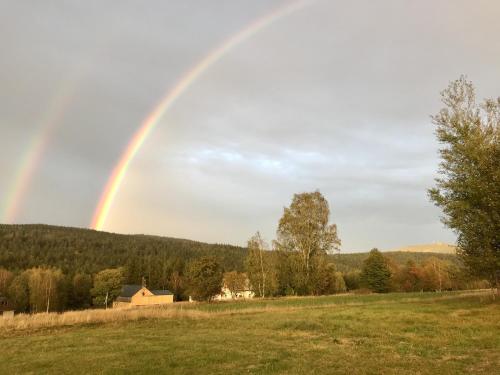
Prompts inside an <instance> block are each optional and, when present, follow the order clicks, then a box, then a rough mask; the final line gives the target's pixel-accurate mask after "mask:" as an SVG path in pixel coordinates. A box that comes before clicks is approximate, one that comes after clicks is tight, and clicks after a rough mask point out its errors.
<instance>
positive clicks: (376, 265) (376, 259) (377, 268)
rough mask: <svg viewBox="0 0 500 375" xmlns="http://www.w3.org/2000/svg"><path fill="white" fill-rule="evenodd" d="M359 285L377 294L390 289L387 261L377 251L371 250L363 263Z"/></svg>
mask: <svg viewBox="0 0 500 375" xmlns="http://www.w3.org/2000/svg"><path fill="white" fill-rule="evenodd" d="M361 284H362V285H363V286H365V287H367V288H369V289H370V290H372V291H374V292H377V293H387V292H389V291H390V289H391V288H390V285H391V271H390V270H389V266H388V264H387V260H386V259H385V257H384V256H383V255H382V253H381V252H380V251H378V250H377V249H372V250H371V251H370V255H369V256H368V258H367V259H366V260H365V262H364V265H363V270H362V271H361Z"/></svg>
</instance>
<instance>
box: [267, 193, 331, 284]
mask: <svg viewBox="0 0 500 375" xmlns="http://www.w3.org/2000/svg"><path fill="white" fill-rule="evenodd" d="M329 220H330V208H329V206H328V202H327V200H326V199H325V198H324V197H323V195H322V194H321V193H320V192H319V191H315V192H312V193H301V194H295V195H294V197H293V200H292V203H291V205H290V207H285V209H284V212H283V216H282V217H281V219H280V221H279V225H278V230H277V241H276V242H275V246H276V248H277V250H278V251H281V252H287V253H295V254H298V258H296V257H291V258H289V259H288V260H290V261H292V262H295V264H293V265H298V266H299V267H298V269H296V270H295V272H297V275H296V276H297V277H298V281H299V283H298V284H299V285H297V286H298V289H299V292H300V293H301V294H307V293H308V292H310V288H311V285H310V283H309V281H310V280H309V279H310V275H311V273H312V272H313V267H314V262H313V261H312V260H313V259H314V258H315V257H316V256H322V255H325V254H329V253H331V252H332V251H334V250H339V249H340V239H339V238H338V236H337V226H336V225H335V224H330V223H329ZM293 265H292V267H293Z"/></svg>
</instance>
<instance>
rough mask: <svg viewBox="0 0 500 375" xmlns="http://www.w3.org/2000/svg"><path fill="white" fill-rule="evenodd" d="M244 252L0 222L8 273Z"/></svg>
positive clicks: (340, 259)
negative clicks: (40, 267) (45, 267)
mask: <svg viewBox="0 0 500 375" xmlns="http://www.w3.org/2000/svg"><path fill="white" fill-rule="evenodd" d="M424 246H425V245H424ZM412 248H415V247H412ZM408 249H410V248H408ZM246 254H247V250H246V249H245V248H243V247H238V246H232V245H224V244H207V243H203V242H196V241H191V240H185V239H178V238H169V237H158V236H147V235H125V234H115V233H106V232H98V231H94V230H90V229H81V228H70V227H59V226H51V225H0V266H1V267H4V268H7V269H9V270H12V271H16V270H24V269H28V268H32V267H38V266H52V267H58V268H61V269H62V271H63V272H64V273H65V274H69V275H72V274H74V273H76V272H85V273H89V274H94V273H96V272H99V271H101V270H103V269H105V268H112V267H120V266H129V267H133V268H139V269H138V270H137V272H136V273H137V274H138V275H139V274H140V275H144V274H149V273H151V272H153V273H157V274H159V273H162V272H164V271H165V270H164V267H167V268H169V267H170V268H176V269H178V265H177V266H174V265H173V264H174V263H178V262H181V263H183V262H186V261H189V260H190V259H193V258H198V257H201V256H206V255H214V256H217V257H218V258H219V260H220V261H221V263H222V265H223V267H224V268H225V269H226V270H237V271H243V270H244V260H245V257H246ZM384 255H385V256H387V257H388V258H390V259H391V260H392V261H393V262H395V263H397V264H405V263H406V262H407V261H408V260H413V261H415V262H417V263H421V262H423V261H425V260H426V259H428V258H429V257H432V256H435V257H438V258H440V259H446V260H449V261H452V262H457V263H458V258H457V257H456V256H455V255H453V254H445V253H427V252H409V250H408V251H395V252H384ZM367 257H368V253H351V254H343V253H342V254H336V255H331V259H332V260H333V261H334V262H335V264H336V266H337V269H338V270H339V271H342V272H347V271H350V270H353V269H361V267H362V266H363V261H364V260H365V259H366V258H367ZM181 268H182V267H181Z"/></svg>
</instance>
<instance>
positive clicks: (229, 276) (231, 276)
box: [223, 271, 248, 298]
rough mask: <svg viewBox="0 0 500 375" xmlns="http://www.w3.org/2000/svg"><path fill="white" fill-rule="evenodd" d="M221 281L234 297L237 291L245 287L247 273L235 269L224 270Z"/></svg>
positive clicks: (243, 289) (241, 290)
mask: <svg viewBox="0 0 500 375" xmlns="http://www.w3.org/2000/svg"><path fill="white" fill-rule="evenodd" d="M223 283H224V285H225V286H226V288H227V289H229V291H230V292H231V297H232V298H236V296H237V294H238V292H243V291H245V290H246V289H247V283H248V281H247V275H246V274H244V273H242V272H237V271H230V272H226V273H225V274H224V280H223Z"/></svg>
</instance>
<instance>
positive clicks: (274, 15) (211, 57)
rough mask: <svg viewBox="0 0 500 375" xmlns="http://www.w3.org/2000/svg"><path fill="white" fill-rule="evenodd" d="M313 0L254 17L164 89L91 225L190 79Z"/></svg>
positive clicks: (99, 224)
mask: <svg viewBox="0 0 500 375" xmlns="http://www.w3.org/2000/svg"><path fill="white" fill-rule="evenodd" d="M312 2H313V0H300V1H294V2H292V3H289V4H286V5H284V6H282V7H280V8H278V9H276V10H274V11H273V12H271V13H268V14H266V15H264V16H263V17H261V18H259V19H257V20H255V21H254V22H252V23H251V24H249V25H248V26H247V27H245V28H244V29H242V30H240V31H239V32H238V33H236V34H234V35H233V36H231V37H230V38H228V39H227V40H226V41H224V42H223V43H222V44H221V45H220V46H219V47H217V48H216V49H214V50H212V51H211V52H209V53H208V54H207V55H206V56H205V57H204V58H203V59H202V60H201V61H200V62H198V63H197V64H196V65H195V66H193V67H192V68H191V69H190V70H188V71H187V72H186V73H185V74H184V75H183V76H182V77H181V78H180V80H179V81H178V82H177V84H176V85H175V86H174V87H173V88H172V89H171V90H170V91H168V92H167V93H166V95H165V96H164V97H163V99H162V100H161V101H160V102H159V103H158V105H157V106H156V107H155V108H154V110H153V111H152V112H151V114H149V115H148V116H147V117H146V119H145V120H144V121H143V122H142V124H141V126H140V127H139V129H138V130H137V131H136V133H135V134H134V136H133V137H132V139H131V140H130V142H129V143H128V145H127V148H126V149H125V151H124V152H123V154H122V155H121V157H120V159H119V162H118V164H116V166H115V168H114V169H113V172H112V174H111V176H110V177H109V179H108V182H107V184H106V187H105V189H104V191H103V193H102V195H101V199H100V201H99V204H98V205H97V207H96V209H95V213H94V216H93V218H92V222H91V224H90V226H91V228H93V229H96V230H101V229H102V228H103V227H104V224H105V223H106V219H107V217H108V215H109V212H110V210H111V207H112V205H113V201H114V199H115V197H116V194H117V193H118V190H119V189H120V186H121V184H122V182H123V180H124V178H125V175H126V174H127V170H128V168H129V167H130V163H131V162H132V160H133V159H134V157H135V156H136V155H137V153H138V152H139V150H140V149H141V147H142V145H143V144H144V141H145V140H146V139H147V138H148V136H149V135H150V134H151V132H152V131H153V130H154V128H155V127H156V126H157V125H158V123H159V122H160V119H161V117H162V116H163V115H164V114H165V112H166V111H168V109H169V108H170V107H171V106H172V105H173V104H174V103H175V101H176V100H177V99H178V98H179V97H180V96H181V95H182V94H183V93H184V92H185V91H186V90H187V89H188V88H189V87H190V86H191V85H192V84H193V82H195V81H196V80H197V79H198V78H199V77H200V76H201V75H202V74H203V73H204V72H205V71H206V70H207V69H209V68H210V67H211V66H212V65H213V64H215V63H216V62H217V61H219V60H220V59H221V58H222V57H224V55H226V54H227V53H228V52H229V51H231V49H233V48H235V47H236V46H238V45H240V44H241V43H243V42H244V41H246V40H247V39H249V38H251V37H252V36H253V35H255V34H256V33H258V32H259V31H261V30H262V29H264V28H265V27H267V26H269V25H271V24H272V23H274V22H276V21H277V20H279V19H281V18H283V17H285V16H287V15H289V14H290V13H292V12H295V11H297V10H299V9H302V8H304V7H305V6H307V5H310V4H311V3H312Z"/></svg>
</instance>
